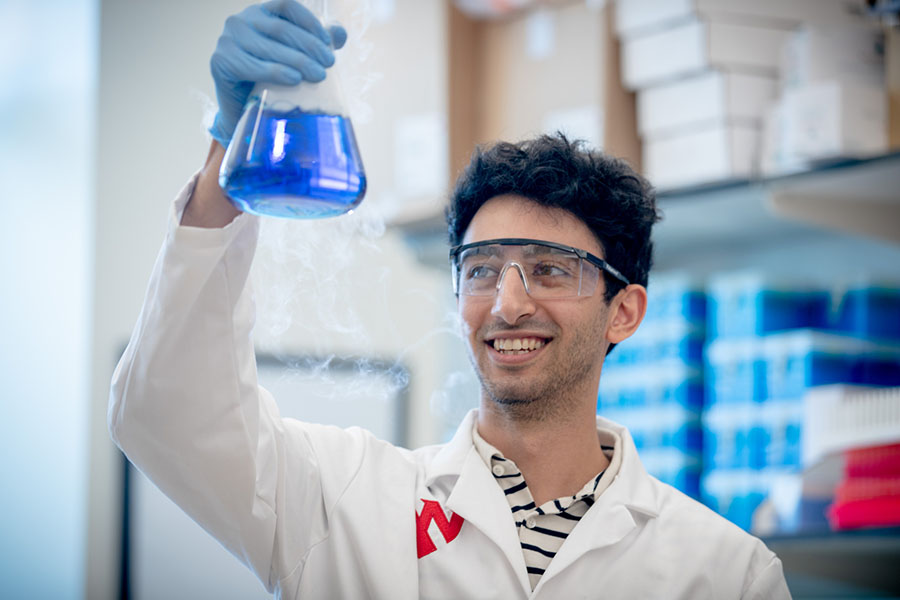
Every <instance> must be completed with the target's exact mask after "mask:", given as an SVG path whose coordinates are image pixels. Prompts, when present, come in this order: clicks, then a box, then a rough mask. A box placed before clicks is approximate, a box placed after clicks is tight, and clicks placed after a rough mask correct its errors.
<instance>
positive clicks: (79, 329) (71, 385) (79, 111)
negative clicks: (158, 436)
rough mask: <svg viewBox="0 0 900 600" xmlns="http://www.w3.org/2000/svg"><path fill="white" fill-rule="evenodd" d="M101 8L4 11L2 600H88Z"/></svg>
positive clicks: (0, 134) (13, 4) (56, 0)
mask: <svg viewBox="0 0 900 600" xmlns="http://www.w3.org/2000/svg"><path fill="white" fill-rule="evenodd" d="M96 29H97V2H96V1H95V0H77V1H76V0H48V1H44V2H40V3H36V2H28V1H27V0H11V1H5V2H2V3H0V82H2V83H0V206H2V213H3V224H2V226H0V277H2V281H3V283H2V287H0V290H2V291H0V382H2V387H0V482H2V484H0V485H2V490H3V491H2V493H0V596H2V597H4V598H61V599H62V598H80V597H81V593H82V589H83V582H84V561H85V539H86V525H85V518H84V517H85V513H86V504H85V501H86V498H87V496H86V492H87V473H88V432H89V423H88V419H87V412H88V411H87V407H88V404H89V400H88V393H89V383H90V378H89V375H88V373H89V365H90V334H91V327H90V323H91V319H90V302H91V295H92V287H91V281H92V266H91V262H92V235H93V223H92V215H93V208H94V197H93V190H92V184H93V180H92V173H93V170H92V167H93V148H94V135H93V134H94V105H93V101H94V92H95V89H94V86H95V49H96Z"/></svg>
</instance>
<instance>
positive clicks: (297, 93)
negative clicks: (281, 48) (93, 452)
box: [248, 74, 346, 116]
mask: <svg viewBox="0 0 900 600" xmlns="http://www.w3.org/2000/svg"><path fill="white" fill-rule="evenodd" d="M253 102H258V103H259V104H261V105H262V107H263V108H271V109H273V110H275V111H278V112H289V111H291V110H293V109H295V108H299V109H300V110H301V111H303V112H306V113H318V114H327V115H335V116H338V115H342V116H346V115H345V108H344V103H343V99H342V98H341V93H340V86H339V85H338V82H337V78H336V77H334V76H333V75H332V74H329V76H328V77H326V78H325V79H324V80H323V81H320V82H319V83H310V82H307V81H304V82H301V83H300V84H299V85H295V86H281V85H272V84H268V83H257V84H256V85H255V86H254V88H253V91H252V92H251V93H250V98H249V99H248V103H253Z"/></svg>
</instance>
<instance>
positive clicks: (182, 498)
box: [109, 180, 790, 600]
mask: <svg viewBox="0 0 900 600" xmlns="http://www.w3.org/2000/svg"><path fill="white" fill-rule="evenodd" d="M194 181H195V180H192V181H191V182H190V183H189V184H188V186H187V187H186V188H185V189H184V190H183V191H182V193H181V194H180V195H179V198H178V199H177V201H176V204H175V209H174V210H173V212H172V215H171V223H170V227H169V231H168V235H167V237H166V241H165V243H164V245H163V248H162V250H161V252H160V255H159V258H158V260H157V263H156V266H155V268H154V271H153V275H152V278H151V281H150V285H149V289H148V291H147V296H146V299H145V303H144V307H143V310H142V312H141V315H140V318H139V320H138V323H137V325H136V327H135V329H134V333H133V335H132V338H131V341H130V343H129V345H128V348H127V349H126V351H125V354H124V356H123V357H122V360H121V362H120V363H119V366H118V367H117V369H116V372H115V375H114V377H113V385H112V390H111V397H110V406H109V424H110V431H111V433H112V436H113V438H114V440H115V441H116V443H118V444H119V446H120V447H121V448H122V449H123V450H124V451H125V453H126V454H127V455H128V457H129V458H130V459H131V460H132V461H133V462H134V463H135V464H136V465H137V466H138V467H139V468H140V469H141V470H142V471H143V472H144V473H145V474H146V475H147V476H148V477H150V479H151V480H153V481H154V482H155V483H156V484H157V485H158V486H159V488H160V489H161V490H162V491H163V492H165V493H166V494H167V495H168V496H169V497H171V498H172V499H173V500H174V501H175V502H176V503H177V504H179V505H180V506H181V507H182V508H183V509H184V510H185V511H186V512H187V513H188V514H189V515H190V516H191V517H193V518H194V519H195V520H196V521H197V522H198V523H200V524H201V525H202V526H203V527H204V528H206V530H207V531H209V532H210V533H211V534H212V535H214V536H215V537H216V538H217V539H218V540H219V541H220V542H221V543H222V544H223V545H224V546H225V547H227V548H228V549H229V550H230V551H231V552H232V553H234V554H235V556H237V557H238V558H239V559H240V560H242V561H243V562H244V563H245V564H247V565H248V566H249V567H250V568H251V569H252V570H253V571H254V572H255V573H256V575H257V576H258V577H259V578H260V579H261V580H262V581H263V582H264V583H265V585H266V587H267V588H268V589H269V590H270V591H274V592H275V594H276V595H278V596H279V597H284V598H311V599H315V598H348V599H354V600H356V599H361V598H384V599H392V600H406V599H409V600H412V599H414V598H433V599H439V598H447V599H461V598H504V599H505V598H546V599H559V598H567V599H570V598H609V599H618V598H628V599H634V598H665V599H673V598H690V599H697V598H710V599H715V600H722V599H727V598H748V599H749V598H789V597H790V594H789V593H788V590H787V587H786V584H785V581H784V576H783V574H782V568H781V562H780V561H779V560H778V558H777V557H776V556H775V555H774V554H773V553H772V552H770V551H769V550H768V549H767V548H766V547H765V546H764V545H763V544H762V542H760V541H759V540H757V539H756V538H754V537H752V536H750V535H748V534H747V533H745V532H743V531H741V530H740V529H739V528H737V527H736V526H734V525H732V524H731V523H729V522H727V521H726V520H725V519H723V518H721V517H719V516H718V515H716V514H714V513H713V512H711V511H710V510H708V509H707V508H705V507H704V506H702V505H701V504H699V503H697V502H695V501H693V500H691V499H689V498H688V497H686V496H684V495H683V494H681V493H680V492H678V491H676V490H674V489H673V488H671V487H669V486H667V485H664V484H662V483H660V482H659V481H657V480H656V479H654V478H652V477H650V476H649V475H648V474H647V473H646V472H645V470H644V468H643V466H642V465H641V462H640V460H639V459H638V455H637V452H636V450H635V447H634V444H633V442H632V440H631V437H630V435H629V434H628V432H627V431H626V430H625V428H623V427H621V426H619V425H616V424H614V423H612V422H610V421H606V420H604V419H599V418H598V426H600V427H607V428H611V429H614V430H616V431H617V432H618V434H619V435H620V436H621V439H622V444H621V451H622V453H623V454H622V462H621V467H620V470H619V473H618V475H617V476H616V478H615V480H614V481H613V483H612V484H610V486H609V487H608V488H607V489H606V490H605V491H604V492H603V494H602V495H601V496H600V498H599V499H598V501H597V502H596V504H594V506H593V507H592V508H591V509H590V510H589V511H588V512H587V514H586V515H585V516H584V518H583V519H582V521H581V522H580V523H579V524H578V525H577V526H576V527H575V530H574V531H573V532H572V533H571V535H570V536H569V538H568V539H567V540H566V541H565V543H564V544H563V546H562V548H561V549H560V551H559V553H558V554H557V555H556V557H555V558H554V559H553V561H552V562H551V563H550V566H549V568H548V569H547V571H546V573H545V574H544V575H543V577H542V578H541V581H540V583H539V585H538V586H537V588H536V589H535V590H534V591H532V590H531V589H530V586H529V582H528V576H527V574H526V569H525V562H524V559H523V556H522V550H521V547H520V545H519V538H518V536H517V533H516V529H515V525H514V522H513V518H512V514H511V512H510V509H509V505H508V503H507V501H506V498H505V497H504V495H503V493H502V491H501V489H500V487H499V486H498V485H497V483H496V481H495V480H494V478H493V476H492V475H491V472H490V471H489V469H488V468H487V466H486V465H485V464H484V462H483V461H482V459H481V457H480V456H479V455H478V453H477V451H476V450H475V448H474V446H473V444H472V435H471V430H472V424H473V419H474V417H475V415H474V413H470V414H469V415H468V416H467V417H466V419H465V420H464V422H463V423H462V425H461V426H460V428H459V430H458V432H457V433H456V435H455V437H454V438H453V440H452V441H450V442H449V443H448V444H446V445H444V446H432V447H427V448H423V449H419V450H415V451H410V450H406V449H402V448H397V447H394V446H392V445H390V444H388V443H386V442H383V441H380V440H377V439H375V438H374V437H373V436H372V435H371V434H370V433H368V432H366V431H363V430H361V429H358V428H351V429H349V430H342V429H338V428H336V427H330V426H321V425H313V424H308V423H301V422H298V421H295V420H292V419H282V418H281V417H280V416H279V414H278V408H277V406H276V404H275V402H274V401H273V399H272V397H271V395H270V394H269V393H268V392H266V391H265V390H263V389H261V388H259V387H258V386H257V381H256V367H255V362H254V354H253V346H252V341H251V328H252V320H253V305H252V299H251V294H250V292H249V290H248V289H247V286H246V279H247V274H248V271H249V268H250V263H251V259H252V254H253V250H254V248H255V245H256V239H257V231H258V227H257V221H256V219H255V218H254V217H251V216H249V215H242V216H240V217H238V218H237V219H236V220H235V221H234V222H233V223H232V224H230V225H229V226H227V227H225V228H222V229H216V230H201V229H196V228H188V227H180V226H178V222H179V221H180V215H181V212H182V210H183V207H184V204H185V202H186V198H187V197H189V193H190V191H191V190H192V187H193V184H194ZM425 501H428V502H434V501H436V502H438V503H439V504H440V507H441V508H442V509H443V510H444V513H443V514H444V516H446V522H445V523H441V521H442V519H440V518H438V519H435V520H434V521H432V522H431V523H430V525H429V527H428V529H427V530H426V531H424V532H419V539H418V542H417V514H420V513H421V514H424V512H423V507H424V506H425ZM454 515H458V516H457V517H455V519H456V521H455V522H456V523H457V524H458V519H459V517H462V519H463V520H464V521H463V523H462V527H461V529H458V531H457V532H456V533H455V537H454V531H453V528H452V527H449V526H448V524H452V523H453V522H454ZM442 526H443V527H444V529H443V530H442V529H441V527H442ZM443 531H446V532H447V535H446V539H445V534H444V533H443ZM423 534H424V535H425V536H427V538H428V539H427V540H426V539H422V535H423ZM447 539H449V540H450V541H449V542H448V541H447ZM429 545H433V548H432V551H430V552H428V553H425V554H423V556H422V557H421V558H418V552H417V549H422V548H424V547H427V546H429Z"/></svg>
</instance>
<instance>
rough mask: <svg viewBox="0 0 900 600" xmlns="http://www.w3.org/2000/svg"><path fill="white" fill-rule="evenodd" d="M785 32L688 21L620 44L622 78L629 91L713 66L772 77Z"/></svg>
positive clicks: (776, 69) (764, 28) (776, 71)
mask: <svg viewBox="0 0 900 600" xmlns="http://www.w3.org/2000/svg"><path fill="white" fill-rule="evenodd" d="M788 36H789V31H788V30H785V29H772V28H768V27H756V26H751V25H744V24H737V23H724V22H719V21H701V20H692V21H688V22H686V23H682V24H680V25H678V26H675V27H672V28H669V29H665V30H662V31H658V32H656V33H652V34H648V35H645V36H641V37H638V38H634V39H631V40H625V42H624V43H623V44H622V81H623V83H624V84H625V86H626V87H627V88H629V89H632V90H638V89H644V88H647V87H650V86H652V85H658V84H661V83H665V82H667V81H673V80H675V79H678V78H680V77H686V76H688V75H693V74H696V73H700V72H702V71H706V70H709V69H710V68H718V69H723V70H726V71H741V72H745V73H756V74H760V75H766V76H769V77H774V76H776V75H777V73H778V67H779V64H780V63H781V56H782V54H781V52H782V51H781V47H782V45H783V44H784V43H785V42H786V41H787V38H788Z"/></svg>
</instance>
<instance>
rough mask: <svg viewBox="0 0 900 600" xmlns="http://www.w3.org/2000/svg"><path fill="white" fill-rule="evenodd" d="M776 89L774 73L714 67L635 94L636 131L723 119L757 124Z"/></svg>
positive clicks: (666, 131)
mask: <svg viewBox="0 0 900 600" xmlns="http://www.w3.org/2000/svg"><path fill="white" fill-rule="evenodd" d="M777 89H778V86H777V83H776V79H775V78H773V77H765V76H761V75H748V74H746V73H733V72H728V71H717V70H711V71H706V72H704V73H700V74H699V75H695V76H692V77H687V78H685V79H681V80H678V81H675V82H672V83H668V84H661V85H657V86H653V87H650V88H647V89H645V90H641V91H639V92H638V95H637V111H638V132H639V133H640V134H641V136H642V137H643V138H645V139H651V138H655V137H660V136H666V135H671V134H673V133H677V132H678V131H679V130H683V129H684V128H686V127H693V128H696V127H710V126H713V125H716V124H720V123H725V122H731V123H743V124H746V125H752V126H760V125H761V124H762V121H763V118H764V116H765V112H766V110H767V109H768V107H769V105H770V104H771V103H772V102H773V101H774V100H775V97H776V93H777Z"/></svg>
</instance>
